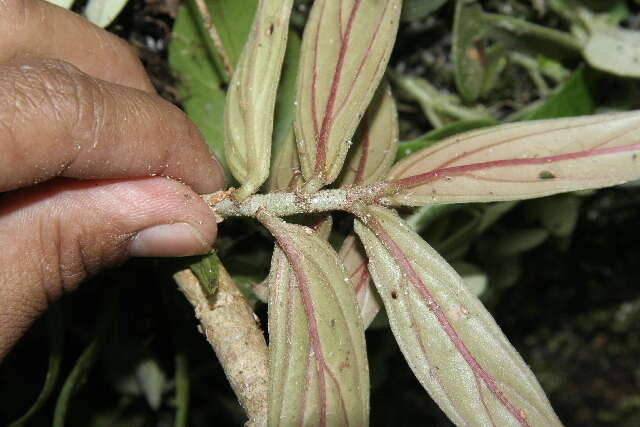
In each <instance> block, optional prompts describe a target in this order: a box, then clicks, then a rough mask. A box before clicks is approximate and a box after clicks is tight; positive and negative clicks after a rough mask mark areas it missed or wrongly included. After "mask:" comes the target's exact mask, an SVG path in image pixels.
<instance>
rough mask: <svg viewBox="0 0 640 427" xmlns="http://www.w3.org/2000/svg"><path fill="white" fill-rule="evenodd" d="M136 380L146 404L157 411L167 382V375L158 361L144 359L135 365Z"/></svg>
mask: <svg viewBox="0 0 640 427" xmlns="http://www.w3.org/2000/svg"><path fill="white" fill-rule="evenodd" d="M136 380H137V381H138V384H139V385H140V389H141V390H142V392H143V393H144V397H145V399H146V401H147V404H148V405H149V406H150V407H151V409H153V410H154V411H157V410H158V409H159V408H160V404H161V403H162V394H163V393H164V388H165V386H166V383H167V377H166V375H165V373H164V372H163V371H162V369H161V368H160V366H159V365H158V362H157V361H155V360H154V359H145V360H143V361H142V362H140V363H139V364H138V366H136Z"/></svg>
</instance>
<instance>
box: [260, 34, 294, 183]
mask: <svg viewBox="0 0 640 427" xmlns="http://www.w3.org/2000/svg"><path fill="white" fill-rule="evenodd" d="M299 63H300V37H298V35H297V34H296V33H294V32H289V38H288V39H287V51H286V52H285V55H284V63H283V64H282V77H281V79H280V86H279V87H278V95H277V97H276V108H275V110H276V111H275V117H274V120H275V122H274V127H273V144H272V145H271V167H270V169H269V179H268V180H267V190H268V191H269V192H273V191H277V190H287V189H288V190H293V189H294V188H296V187H298V185H299V184H301V182H302V173H301V172H300V162H299V160H298V150H297V148H296V137H295V134H294V133H293V113H294V103H295V98H296V77H297V75H298V67H299ZM294 176H295V179H294Z"/></svg>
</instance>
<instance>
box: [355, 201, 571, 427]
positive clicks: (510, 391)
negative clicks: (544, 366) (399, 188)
mask: <svg viewBox="0 0 640 427" xmlns="http://www.w3.org/2000/svg"><path fill="white" fill-rule="evenodd" d="M358 215H359V217H360V219H361V221H362V222H360V221H358V222H356V227H355V228H356V232H357V233H358V236H360V238H361V239H362V241H363V243H364V246H365V249H366V251H367V255H368V256H369V260H370V264H369V269H370V271H371V275H372V277H373V280H374V282H375V284H376V287H377V288H378V291H379V293H380V295H381V297H382V300H383V302H384V305H385V308H386V311H387V315H388V317H389V322H390V325H391V329H392V331H393V333H394V335H395V337H396V340H397V341H398V344H399V345H400V349H401V350H402V352H403V354H404V356H405V358H406V359H407V361H408V363H409V366H410V367H411V369H412V370H413V372H414V374H415V375H416V377H417V378H418V380H419V381H420V383H421V384H422V385H423V386H424V387H425V389H426V390H427V391H428V392H429V394H430V395H431V397H432V398H433V399H434V400H435V401H436V402H437V403H438V405H439V406H440V408H442V410H443V411H444V412H445V413H446V414H447V415H448V416H449V418H450V419H451V420H452V421H453V422H454V423H456V424H457V425H464V426H486V425H493V426H506V425H520V426H558V425H561V424H560V421H559V420H558V419H557V417H556V415H555V414H554V412H553V409H552V408H551V406H550V405H549V402H548V400H547V398H546V396H545V394H544V392H543V391H542V389H541V388H540V385H539V384H538V382H537V380H536V378H535V377H534V375H533V374H532V373H531V371H530V370H529V368H528V366H527V365H526V363H525V362H524V361H523V360H522V358H521V357H520V355H519V354H518V353H517V352H516V351H515V349H514V348H513V347H512V346H511V344H510V343H509V341H508V340H507V338H506V337H505V336H504V335H503V333H502V331H501V330H500V328H499V327H498V325H496V323H495V321H494V320H493V318H492V317H491V315H490V314H489V313H488V312H487V311H486V309H485V308H484V307H483V305H482V304H481V303H480V301H479V300H478V299H477V298H476V297H474V296H473V295H472V294H470V293H469V291H468V290H467V289H466V288H465V285H464V283H463V281H462V279H461V278H460V276H459V275H458V274H457V273H456V272H455V270H453V268H451V266H449V264H447V262H446V261H445V260H444V259H442V258H441V257H440V255H438V254H437V252H435V251H434V250H433V249H432V248H431V247H430V246H429V245H428V244H427V243H426V242H424V241H423V240H422V238H420V236H418V235H417V234H415V233H414V232H412V231H410V230H409V228H408V227H407V226H406V224H405V223H404V222H403V221H402V219H401V218H400V217H399V216H398V215H397V214H395V213H394V212H393V211H390V210H388V209H384V208H380V207H369V208H366V210H363V211H361V212H359V213H358ZM364 224H366V226H365V225H364Z"/></svg>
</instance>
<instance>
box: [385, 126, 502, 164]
mask: <svg viewBox="0 0 640 427" xmlns="http://www.w3.org/2000/svg"><path fill="white" fill-rule="evenodd" d="M497 124H498V122H497V121H496V120H493V119H479V120H459V121H457V122H453V123H450V124H448V125H445V126H443V127H441V128H439V129H434V130H432V131H430V132H427V133H425V134H424V135H422V136H420V137H418V138H416V139H412V140H411V141H404V142H401V143H400V144H398V153H397V154H396V161H398V160H401V159H404V158H405V157H407V156H408V155H409V154H413V153H415V152H416V151H420V150H422V149H423V148H427V147H430V146H431V145H433V144H435V143H436V142H438V141H441V140H443V139H445V138H447V137H449V136H453V135H457V134H459V133H463V132H467V131H469V130H473V129H479V128H484V127H488V126H495V125H497Z"/></svg>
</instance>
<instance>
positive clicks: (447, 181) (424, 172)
mask: <svg viewBox="0 0 640 427" xmlns="http://www.w3.org/2000/svg"><path fill="white" fill-rule="evenodd" d="M639 125H640V113H638V112H627V113H620V114H602V115H595V116H587V117H578V118H566V119H554V120H540V121H531V122H520V123H514V124H508V125H503V126H498V127H495V128H491V129H482V130H477V131H472V132H468V133H466V134H462V135H460V136H455V137H452V138H449V139H447V140H446V141H443V142H441V143H439V144H437V145H434V146H431V147H429V148H426V149H424V150H422V151H419V152H417V153H414V154H412V155H411V156H409V157H407V158H405V159H404V160H402V161H400V162H399V163H397V164H396V165H395V166H394V167H393V168H392V169H391V172H390V174H389V180H390V181H389V183H388V186H389V188H390V190H389V191H392V190H393V191H395V192H396V194H392V195H391V196H389V200H390V201H392V202H393V203H397V204H405V205H424V204H431V203H457V202H479V201H483V202H488V201H498V200H510V199H513V200H515V199H526V198H533V197H541V196H546V195H550V194H555V193H561V192H567V191H574V190H580V189H587V188H598V187H606V186H610V185H616V184H621V183H623V182H625V181H629V180H633V179H637V178H638V177H640V161H639V160H638V154H639V153H640V126H639Z"/></svg>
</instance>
